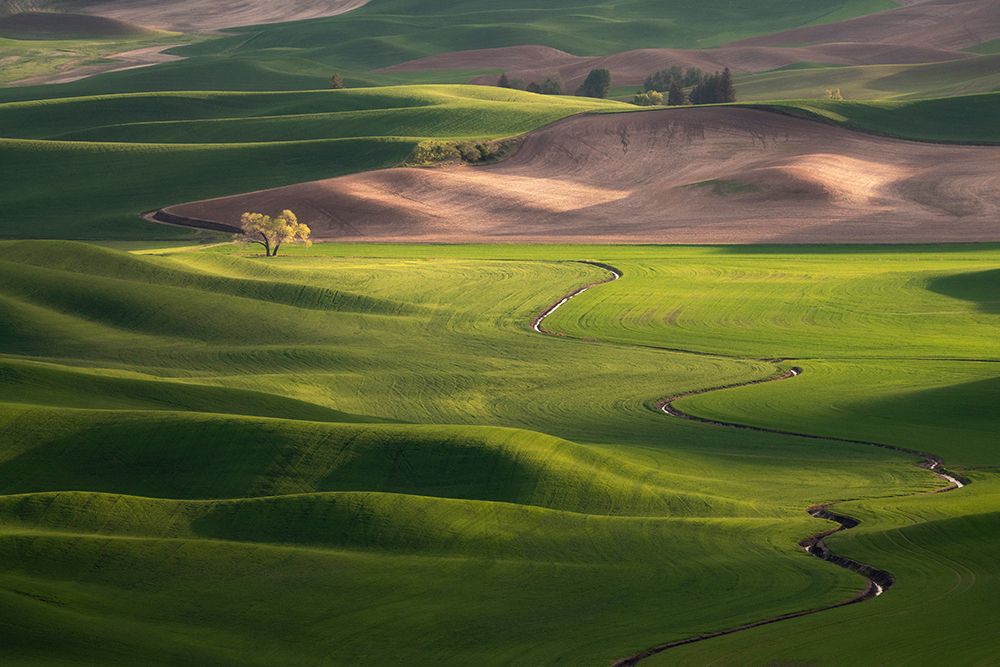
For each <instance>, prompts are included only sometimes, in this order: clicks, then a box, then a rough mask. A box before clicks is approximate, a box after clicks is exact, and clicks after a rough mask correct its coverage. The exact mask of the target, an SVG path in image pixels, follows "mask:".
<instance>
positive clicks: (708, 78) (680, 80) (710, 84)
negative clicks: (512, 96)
mask: <svg viewBox="0 0 1000 667" xmlns="http://www.w3.org/2000/svg"><path fill="white" fill-rule="evenodd" d="M497 86H499V87H500V88H515V89H518V90H526V91H528V92H529V93H541V94H542V95H562V94H563V83H562V79H561V78H560V76H559V74H558V73H553V74H549V75H548V76H546V77H545V79H543V80H542V82H541V83H539V82H537V81H530V82H528V83H525V82H524V81H522V80H521V79H512V78H510V77H508V76H507V72H504V73H503V74H501V75H500V78H499V79H498V80H497ZM610 89H611V72H609V71H608V70H606V69H592V70H590V73H589V74H588V75H587V78H586V79H584V81H583V83H581V84H580V86H579V87H578V88H577V89H576V95H578V96H580V97H596V98H601V99H603V98H606V97H607V96H608V91H609V90H610ZM735 101H736V87H735V86H734V85H733V74H732V72H730V71H729V68H728V67H726V68H725V69H723V70H722V71H721V72H714V73H711V74H709V73H707V72H704V71H703V70H701V69H699V68H698V67H689V68H687V69H686V70H685V69H683V68H681V67H680V66H678V65H674V66H672V67H668V68H666V69H661V70H658V71H656V72H653V73H652V74H650V75H649V76H647V77H646V81H645V82H644V84H643V89H642V91H641V92H638V93H636V94H635V97H634V98H633V99H632V102H633V104H638V105H639V106H657V105H661V104H666V105H669V106H678V105H682V104H720V103H725V102H735Z"/></svg>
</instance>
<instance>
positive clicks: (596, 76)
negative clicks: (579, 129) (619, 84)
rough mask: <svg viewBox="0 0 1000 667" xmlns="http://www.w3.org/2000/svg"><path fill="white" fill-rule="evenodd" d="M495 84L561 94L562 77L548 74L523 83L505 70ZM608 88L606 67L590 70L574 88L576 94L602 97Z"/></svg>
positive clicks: (608, 75) (609, 79) (530, 91)
mask: <svg viewBox="0 0 1000 667" xmlns="http://www.w3.org/2000/svg"><path fill="white" fill-rule="evenodd" d="M497 86H498V87H500V88H517V89H519V90H526V91H528V92H529V93H541V94H543V95H562V89H563V84H562V79H561V78H560V77H559V74H550V75H549V76H547V77H545V80H544V81H542V82H541V83H538V82H537V81H531V82H530V83H527V84H525V83H524V82H523V81H521V80H520V79H511V78H509V77H508V76H507V72H504V73H503V74H501V75H500V78H499V79H498V80H497ZM610 89H611V72H609V71H608V70H606V69H593V70H590V73H589V74H588V75H587V78H586V79H584V81H583V83H581V84H580V86H579V87H578V88H577V89H576V95H578V96H580V97H597V98H601V99H603V98H605V97H607V96H608V91H609V90H610Z"/></svg>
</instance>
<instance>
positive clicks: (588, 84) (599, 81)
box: [576, 69, 611, 99]
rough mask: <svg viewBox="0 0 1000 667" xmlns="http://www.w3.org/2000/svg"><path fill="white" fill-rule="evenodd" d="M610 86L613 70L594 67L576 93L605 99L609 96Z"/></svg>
mask: <svg viewBox="0 0 1000 667" xmlns="http://www.w3.org/2000/svg"><path fill="white" fill-rule="evenodd" d="M610 88H611V72H609V71H608V70H606V69H592V70H590V74H588V75H587V78H586V79H584V81H583V83H581V84H580V87H579V88H577V89H576V94H577V95H579V96H581V97H596V98H598V99H604V98H605V97H607V96H608V90H609V89H610Z"/></svg>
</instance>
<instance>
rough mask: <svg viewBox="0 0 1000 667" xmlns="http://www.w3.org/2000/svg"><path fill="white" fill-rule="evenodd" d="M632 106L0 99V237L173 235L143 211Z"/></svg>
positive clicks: (259, 97) (308, 96) (309, 95)
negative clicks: (0, 213)
mask: <svg viewBox="0 0 1000 667" xmlns="http://www.w3.org/2000/svg"><path fill="white" fill-rule="evenodd" d="M618 108H628V107H627V106H626V105H621V104H618V103H615V102H608V101H604V100H582V99H578V98H572V97H558V98H554V97H550V96H542V95H533V94H530V93H523V92H520V91H504V90H499V89H491V88H484V87H477V86H415V87H406V86H404V87H394V88H380V89H367V90H339V91H311V92H308V91H307V92H297V93H246V94H243V93H153V94H142V95H110V96H99V97H85V98H72V99H60V100H49V101H37V102H24V103H11V104H0V133H2V134H3V137H5V138H0V159H2V160H3V162H4V163H5V165H10V168H9V169H6V170H5V172H4V175H5V178H4V179H3V180H2V181H0V197H3V200H4V202H5V203H6V204H7V205H8V206H9V207H10V210H12V211H14V210H16V211H17V215H14V216H9V215H8V216H5V217H4V219H3V220H2V222H0V236H4V237H8V238H9V237H27V238H67V237H69V238H87V239H97V238H114V239H135V238H177V237H179V236H190V235H191V234H193V232H190V231H186V230H177V229H173V228H168V227H164V226H162V225H155V224H152V223H145V222H143V221H141V220H139V219H138V214H139V213H140V212H143V211H147V210H152V209H155V208H159V207H161V206H165V205H168V204H172V203H177V202H180V201H186V200H191V199H201V198H205V197H211V196H222V195H226V194H235V193H238V192H244V191H247V190H254V189H260V188H265V187H277V186H280V185H288V184H291V183H296V182H301V181H306V180H312V179H317V178H324V177H331V176H337V175H341V174H345V173H350V172H354V171H363V170H367V169H377V168H382V167H387V166H391V165H395V164H398V163H399V162H401V161H402V160H404V159H405V158H406V156H407V155H408V154H409V153H410V151H412V149H413V148H414V146H416V145H417V144H418V143H419V142H420V141H422V140H424V139H428V138H434V139H495V138H501V137H508V136H512V135H517V134H521V133H524V132H527V131H529V130H532V129H534V128H536V127H539V126H541V125H544V124H546V123H549V122H552V121H554V120H557V119H559V118H563V117H565V116H568V115H571V114H575V113H580V112H583V111H588V110H613V109H618Z"/></svg>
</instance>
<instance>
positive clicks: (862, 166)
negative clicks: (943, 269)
mask: <svg viewBox="0 0 1000 667" xmlns="http://www.w3.org/2000/svg"><path fill="white" fill-rule="evenodd" d="M997 164H1000V147H975V146H943V145H934V144H923V143H917V142H909V141H900V140H894V139H889V138H881V137H875V136H871V135H866V134H860V133H855V132H851V131H848V130H844V129H841V128H837V127H833V126H829V125H825V124H821V123H816V122H811V121H807V120H802V119H797V118H792V117H788V116H784V115H780V114H775V113H770V112H766V111H760V110H753V109H741V108H724V107H716V108H692V109H676V110H664V111H650V112H642V113H621V114H602V115H589V116H577V117H574V118H571V119H569V120H566V121H562V122H559V123H556V124H554V125H551V126H549V127H546V128H544V129H541V130H539V131H537V132H535V133H533V134H531V135H529V136H527V137H526V138H525V139H524V140H523V143H522V144H521V146H520V148H519V149H518V151H517V152H516V154H515V155H514V156H513V157H511V158H510V159H508V160H506V161H504V162H501V163H499V164H496V165H492V166H487V167H467V166H449V167H440V168H430V169H406V168H396V169H387V170H382V171H374V172H368V173H362V174H355V175H351V176H345V177H341V178H334V179H329V180H324V181H316V182H312V183H304V184H299V185H294V186H290V187H285V188H279V189H275V190H267V191H262V192H256V193H250V194H245V195H239V196H235V197H227V198H222V199H215V200H209V201H203V202H196V203H189V204H184V205H179V206H172V207H169V208H168V209H166V212H167V213H168V214H170V215H175V216H182V217H185V218H190V219H202V220H209V221H216V222H222V223H228V224H235V222H236V221H237V220H239V217H240V214H241V213H242V212H243V211H247V210H255V211H267V212H270V211H277V210H280V209H283V208H290V209H292V210H294V211H295V212H296V213H298V214H299V217H300V219H302V220H303V221H305V222H307V223H308V224H309V225H311V226H312V228H313V230H314V235H315V236H316V237H317V238H320V239H344V240H356V241H379V240H384V241H389V240H392V241H428V242H430V241H433V242H472V241H485V242H497V241H577V242H625V243H760V242H794V243H806V242H808V243H847V242H858V243H862V242H864V243H901V242H906V243H910V242H921V243H923V242H926V243H932V242H949V241H1000V170H997V168H996V165H997Z"/></svg>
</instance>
